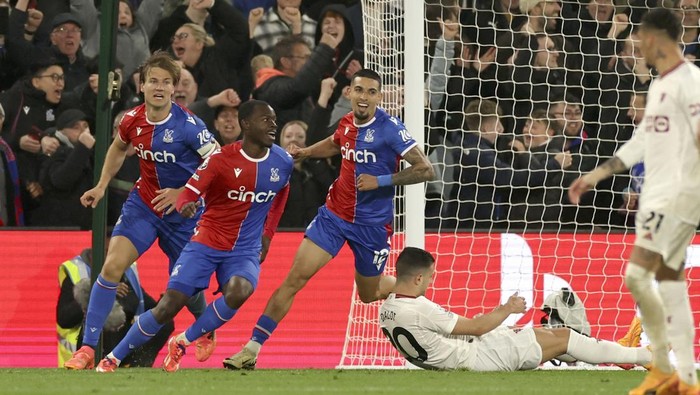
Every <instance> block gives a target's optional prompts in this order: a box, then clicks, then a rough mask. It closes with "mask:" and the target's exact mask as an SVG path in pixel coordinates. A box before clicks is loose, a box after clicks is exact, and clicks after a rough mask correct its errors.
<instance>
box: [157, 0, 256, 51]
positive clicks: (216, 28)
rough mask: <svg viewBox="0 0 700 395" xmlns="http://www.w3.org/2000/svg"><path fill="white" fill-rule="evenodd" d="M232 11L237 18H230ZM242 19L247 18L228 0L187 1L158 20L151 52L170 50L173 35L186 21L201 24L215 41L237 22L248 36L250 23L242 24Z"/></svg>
mask: <svg viewBox="0 0 700 395" xmlns="http://www.w3.org/2000/svg"><path fill="white" fill-rule="evenodd" d="M231 11H233V12H235V13H236V15H237V16H236V19H235V20H231V19H230V16H231ZM227 18H229V19H228V20H227ZM239 18H240V19H239ZM241 21H245V18H244V17H243V15H241V14H240V13H239V12H238V11H237V10H234V9H233V8H232V7H231V3H230V2H228V1H215V0H193V1H187V2H186V4H185V5H181V6H179V7H177V8H176V9H175V10H174V11H173V13H172V14H171V15H170V16H168V17H165V18H163V19H161V20H160V22H158V28H157V29H156V32H155V33H154V34H153V37H151V52H156V51H158V50H163V51H165V50H168V49H169V48H170V43H171V42H172V37H173V35H174V34H175V32H176V31H177V29H179V28H180V26H182V25H184V24H185V23H194V24H196V25H199V26H201V27H202V28H203V29H204V30H205V31H206V32H207V34H208V35H211V36H212V38H213V39H214V41H218V40H219V39H221V38H222V37H223V36H225V35H226V34H227V30H228V27H227V26H228V25H229V24H231V23H233V22H235V23H236V24H237V25H238V26H237V27H238V28H240V29H244V30H245V37H246V38H248V25H247V24H245V23H244V24H240V22H241ZM246 53H247V52H246Z"/></svg>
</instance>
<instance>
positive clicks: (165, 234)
mask: <svg viewBox="0 0 700 395" xmlns="http://www.w3.org/2000/svg"><path fill="white" fill-rule="evenodd" d="M179 78H180V66H179V65H178V64H177V63H175V61H174V60H173V59H172V58H171V57H170V56H169V55H168V54H166V53H164V52H161V53H157V54H155V55H153V56H151V57H150V58H149V59H148V60H147V61H146V62H145V63H144V65H143V66H142V73H141V84H142V87H141V91H142V92H143V95H144V101H145V104H143V105H141V106H138V107H135V108H133V109H132V110H131V111H129V112H127V113H126V114H125V115H124V117H123V118H122V120H121V122H120V123H119V135H118V138H115V139H114V142H113V143H112V145H111V146H110V148H109V151H108V152H107V157H106V159H105V164H104V166H103V168H102V175H101V176H100V180H99V182H98V183H97V185H96V186H95V187H94V188H93V189H91V190H89V191H87V192H85V194H83V196H82V197H81V198H80V201H81V202H82V204H83V205H84V206H86V207H87V206H91V207H96V206H97V203H98V202H99V201H100V200H101V199H102V197H103V196H104V193H105V189H107V186H108V185H109V182H110V180H111V179H112V177H114V175H115V174H116V173H117V171H118V170H119V168H120V167H121V165H122V163H123V162H124V157H125V156H126V149H127V146H128V144H129V143H131V144H132V145H133V146H134V148H135V150H136V154H137V155H138V156H139V159H140V160H139V167H140V171H141V178H139V180H138V181H137V182H136V186H135V188H134V189H133V190H132V191H131V193H130V195H129V198H128V199H127V201H126V202H125V203H124V206H123V207H122V212H121V216H120V217H119V220H118V221H117V224H116V226H115V228H114V231H113V232H112V238H111V240H110V243H109V250H108V253H107V258H106V259H105V263H104V266H103V267H102V271H101V272H100V275H99V276H98V277H97V281H96V282H95V284H94V285H93V287H92V292H91V294H90V302H89V304H88V310H87V315H86V319H85V334H84V336H83V346H82V347H81V348H80V349H79V350H78V351H76V352H75V354H74V355H73V357H72V358H71V359H70V360H68V361H66V363H65V364H64V366H65V367H66V368H68V369H90V368H92V367H93V366H94V364H95V362H94V358H95V356H94V355H95V354H94V353H95V351H94V349H95V346H96V345H97V342H98V340H99V337H100V333H101V332H102V327H103V325H104V322H105V319H106V317H107V315H108V314H109V312H110V311H111V309H112V305H113V304H114V300H115V297H116V292H117V291H116V290H117V284H118V283H119V280H120V279H121V277H122V275H123V274H124V271H125V270H126V269H127V268H128V267H129V265H131V264H132V263H133V262H134V261H135V260H136V259H137V258H138V257H139V256H141V254H143V253H144V252H145V251H146V250H147V249H148V248H149V247H150V246H151V245H152V244H153V242H154V241H155V240H156V238H158V244H159V245H160V248H161V249H162V250H163V252H164V253H165V254H166V255H167V256H168V259H169V270H168V273H170V270H172V267H173V264H174V263H175V261H176V260H177V257H178V256H179V255H180V251H182V248H183V247H184V246H185V244H187V241H188V240H189V238H190V237H191V236H192V231H193V229H194V226H195V224H196V221H197V217H198V216H195V217H194V218H191V219H185V218H183V217H182V216H181V215H179V214H178V213H173V210H174V209H175V202H176V199H177V195H178V194H179V192H180V190H181V188H182V187H183V186H184V185H185V183H186V182H187V180H188V179H189V178H190V176H192V174H193V173H194V172H195V170H196V169H197V166H199V164H200V163H201V162H202V158H207V157H208V156H209V155H211V153H212V152H214V151H215V150H216V148H217V147H218V145H217V143H216V142H215V140H214V138H213V136H212V134H211V133H209V131H207V128H206V126H205V125H204V123H202V121H201V120H199V119H198V118H197V117H195V116H193V115H192V114H190V113H189V112H187V111H186V110H184V109H183V108H181V107H179V106H178V105H175V104H173V103H172V102H171V97H172V95H173V92H174V91H175V85H176V84H177V82H178V80H179ZM189 306H190V311H192V313H193V314H195V316H199V315H200V314H201V313H202V311H203V310H204V308H205V307H206V301H205V300H204V295H203V294H199V295H198V297H196V298H193V300H192V301H191V302H190V304H189ZM207 344H208V347H206V348H205V349H200V355H199V356H200V359H202V360H204V359H206V358H207V357H208V354H210V353H211V351H213V342H212V341H211V340H210V341H208V342H207Z"/></svg>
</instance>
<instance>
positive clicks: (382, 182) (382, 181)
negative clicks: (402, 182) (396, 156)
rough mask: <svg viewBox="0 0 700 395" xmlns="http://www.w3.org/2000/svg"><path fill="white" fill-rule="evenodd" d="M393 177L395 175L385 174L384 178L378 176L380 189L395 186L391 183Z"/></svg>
mask: <svg viewBox="0 0 700 395" xmlns="http://www.w3.org/2000/svg"><path fill="white" fill-rule="evenodd" d="M391 176H393V174H384V175H382V176H377V184H379V187H380V188H381V187H390V186H392V185H393V184H392V183H391Z"/></svg>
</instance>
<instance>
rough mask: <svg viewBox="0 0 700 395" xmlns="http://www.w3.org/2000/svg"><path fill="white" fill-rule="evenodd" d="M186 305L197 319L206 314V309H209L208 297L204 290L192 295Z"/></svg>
mask: <svg viewBox="0 0 700 395" xmlns="http://www.w3.org/2000/svg"><path fill="white" fill-rule="evenodd" d="M186 306H187V310H189V311H190V313H192V315H193V316H194V319H195V320H196V319H197V318H199V317H200V316H201V315H202V314H204V310H206V309H207V299H206V298H205V297H204V291H201V292H197V293H196V294H194V295H192V297H190V299H189V300H188V301H187V304H186Z"/></svg>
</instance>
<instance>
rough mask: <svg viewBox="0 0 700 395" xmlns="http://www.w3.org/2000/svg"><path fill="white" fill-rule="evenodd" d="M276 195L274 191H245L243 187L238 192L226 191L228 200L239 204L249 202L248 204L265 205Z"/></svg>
mask: <svg viewBox="0 0 700 395" xmlns="http://www.w3.org/2000/svg"><path fill="white" fill-rule="evenodd" d="M275 195H276V193H275V192H274V191H270V190H268V191H267V192H258V193H255V192H253V191H246V189H245V187H241V188H240V190H238V191H234V190H230V191H228V194H227V196H228V198H229V199H231V200H238V201H239V202H250V203H265V202H269V201H270V200H272V199H273V198H274V197H275Z"/></svg>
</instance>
